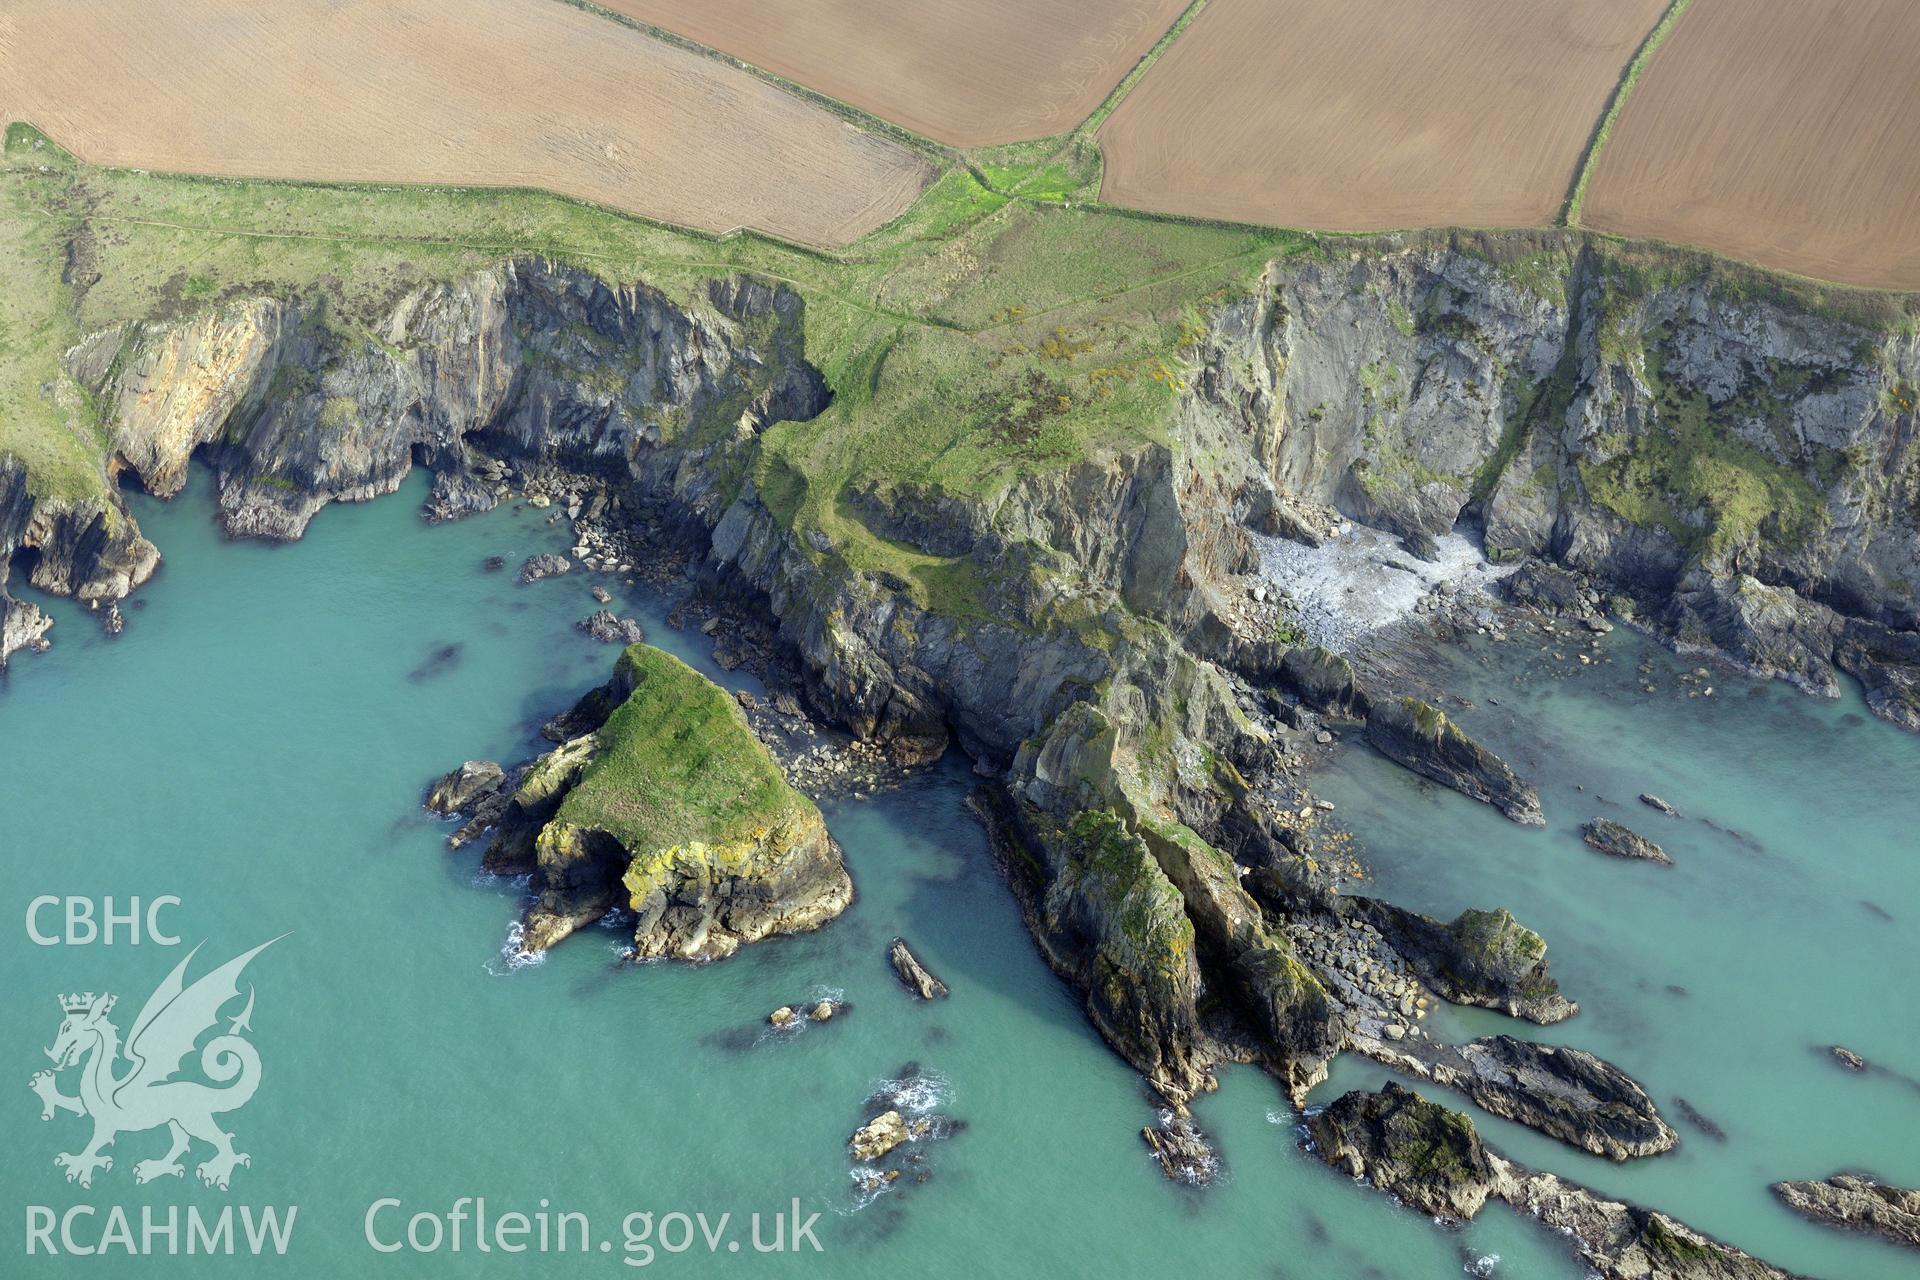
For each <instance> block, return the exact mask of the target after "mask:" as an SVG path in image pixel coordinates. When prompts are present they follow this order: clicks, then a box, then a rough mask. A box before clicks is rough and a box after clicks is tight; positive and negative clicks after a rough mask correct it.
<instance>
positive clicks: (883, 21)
mask: <svg viewBox="0 0 1920 1280" xmlns="http://www.w3.org/2000/svg"><path fill="white" fill-rule="evenodd" d="M597 3H599V4H600V5H601V6H602V7H604V8H607V9H611V10H614V11H615V12H617V13H623V14H626V15H628V16H629V17H633V18H637V19H639V20H640V21H642V22H649V23H652V24H653V25H654V26H657V27H662V28H664V29H666V30H668V31H672V32H674V33H676V34H678V35H683V36H686V37H687V38H689V39H691V40H696V41H698V42H700V43H701V44H705V45H710V46H712V47H713V48H715V49H720V50H722V51H724V52H726V53H730V54H732V55H733V56H734V57H736V58H739V59H741V60H743V61H746V62H751V63H753V64H754V65H755V66H757V67H764V68H765V69H766V70H768V71H771V72H774V73H775V74H776V75H780V76H784V77H785V78H787V79H789V80H792V81H794V82H795V83H798V84H803V85H806V86H807V87H808V88H810V89H814V90H817V91H819V92H820V93H824V94H827V95H829V96H831V97H835V98H838V99H840V100H841V101H842V102H850V103H852V104H853V105H854V106H856V107H859V108H861V109H862V110H864V111H870V112H872V113H873V114H874V115H876V116H879V117H881V118H882V119H884V120H891V121H893V122H894V123H895V124H900V125H905V126H906V127H907V128H909V129H912V130H914V131H915V132H916V133H921V134H924V135H926V136H927V137H929V138H934V139H937V140H939V141H941V142H944V143H947V144H948V145H950V146H956V147H983V146H990V145H993V144H996V143H1002V142H1018V141H1022V140H1024V139H1028V138H1044V137H1048V136H1051V135H1053V134H1056V133H1065V132H1067V131H1068V130H1070V129H1072V128H1073V127H1074V126H1075V125H1077V124H1079V123H1080V122H1081V121H1082V120H1084V119H1086V118H1087V117H1088V116H1089V115H1091V114H1092V113H1093V109H1094V108H1095V107H1097V106H1099V105H1100V102H1101V99H1103V98H1105V97H1106V95H1107V93H1108V92H1109V91H1110V90H1112V88H1113V87H1114V86H1115V85H1116V84H1118V83H1120V80H1121V78H1122V77H1124V76H1125V75H1126V74H1127V72H1128V71H1129V70H1130V69H1131V68H1132V67H1133V64H1134V63H1135V62H1138V61H1139V60H1140V56H1141V55H1142V54H1144V53H1146V51H1147V50H1148V49H1150V48H1152V47H1153V43H1154V41H1156V40H1158V39H1159V38H1160V37H1161V35H1163V34H1164V33H1165V32H1166V30H1167V28H1169V27H1171V26H1172V25H1173V22H1174V19H1176V18H1178V17H1179V16H1180V14H1181V13H1182V11H1184V10H1185V9H1186V7H1187V2H1186V0H778V3H773V4H768V3H765V2H764V0H597Z"/></svg>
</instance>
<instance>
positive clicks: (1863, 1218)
mask: <svg viewBox="0 0 1920 1280" xmlns="http://www.w3.org/2000/svg"><path fill="white" fill-rule="evenodd" d="M1773 1194H1774V1195H1776V1196H1778V1197H1779V1199H1780V1203H1781V1204H1784V1205H1786V1206H1787V1208H1789V1209H1791V1210H1793V1211H1794V1212H1795V1213H1797V1214H1799V1215H1800V1216H1801V1217H1803V1218H1811V1219H1812V1220H1813V1221H1815V1222H1824V1223H1826V1224H1827V1225H1828V1226H1832V1227H1847V1228H1851V1229H1853V1230H1857V1231H1871V1232H1874V1233H1876V1234H1878V1235H1882V1236H1885V1237H1886V1238H1887V1239H1889V1240H1891V1241H1893V1242H1894V1243H1895V1244H1903V1245H1906V1246H1907V1247H1908V1248H1909V1249H1920V1191H1908V1190H1905V1189H1903V1188H1900V1187H1889V1186H1887V1185H1885V1184H1884V1183H1879V1182H1874V1181H1872V1180H1871V1179H1868V1178H1862V1177H1859V1176H1858V1175H1856V1174H1850V1173H1836V1174H1835V1175H1833V1177H1831V1178H1828V1179H1827V1180H1826V1181H1824V1182H1776V1183H1774V1184H1773Z"/></svg>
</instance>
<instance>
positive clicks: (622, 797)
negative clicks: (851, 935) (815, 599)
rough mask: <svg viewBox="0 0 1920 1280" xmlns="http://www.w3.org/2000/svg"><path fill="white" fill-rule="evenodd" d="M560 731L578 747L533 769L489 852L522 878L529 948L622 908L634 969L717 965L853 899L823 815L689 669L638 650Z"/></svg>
mask: <svg viewBox="0 0 1920 1280" xmlns="http://www.w3.org/2000/svg"><path fill="white" fill-rule="evenodd" d="M562 719H563V722H564V723H566V725H567V728H568V729H569V730H570V731H572V732H573V734H574V736H572V737H570V738H568V739H567V741H565V742H563V743H562V744H561V745H560V746H559V747H557V748H555V749H554V750H553V751H551V752H549V753H547V754H546V755H545V756H542V757H541V758H540V759H539V760H537V761H535V762H534V763H533V765H532V766H531V767H530V768H529V769H528V771H527V772H526V774H525V776H524V777H523V778H522V779H521V782H520V785H519V788H518V789H517V790H516V791H515V793H514V796H513V800H512V804H511V810H512V812H511V814H510V816H509V817H508V819H507V821H506V822H504V823H503V824H502V828H501V834H500V836H499V838H498V839H497V840H496V841H495V845H494V847H493V849H491V850H489V852H488V862H489V865H491V866H496V867H498V866H502V865H503V864H504V865H521V866H525V865H529V863H530V865H531V867H532V870H533V876H534V888H535V890H536V891H537V892H538V894H539V897H538V900H537V901H536V902H535V903H534V904H533V906H532V907H531V908H529V910H528V913H527V928H526V945H527V946H528V947H529V948H531V949H536V950H538V949H544V948H546V947H550V946H552V945H553V944H554V943H556V942H558V941H560V940H561V939H563V938H565V937H566V936H567V935H569V934H571V933H572V932H573V931H574V930H575V929H578V928H580V927H581V926H582V925H585V924H590V923H592V922H593V921H594V920H596V919H598V918H599V917H601V916H603V915H605V914H606V912H607V910H608V909H609V908H611V907H614V906H627V907H630V908H631V909H632V910H633V911H634V912H636V913H637V915H638V920H637V922H636V924H635V928H634V953H635V954H636V955H637V956H639V957H642V958H658V957H671V958H674V959H679V960H718V959H721V958H723V957H726V956H729V955H732V954H733V953H734V952H735V951H736V950H738V949H739V947H740V945H741V944H742V943H747V942H758V941H759V940H760V939H762V938H766V937H770V936H772V935H774V934H781V933H799V932H804V931H805V930H808V929H814V928H818V927H819V926H820V925H822V924H825V923H826V922H827V921H829V920H831V919H833V918H834V917H835V916H837V915H839V914H840V913H841V912H842V911H844V910H845V909H846V907H847V904H848V903H850V902H851V901H853V881H852V880H851V879H849V878H848V876H847V869H846V866H845V865H844V864H843V863H842V862H841V859H840V846H839V845H838V844H836V843H835V842H834V840H833V837H831V836H830V835H828V834H827V828H826V823H825V822H823V821H822V820H821V817H820V810H819V809H817V808H816V807H815V806H814V804H813V802H812V801H811V800H809V799H807V798H806V797H805V796H803V795H801V794H800V793H799V792H798V791H795V790H794V789H793V788H792V787H790V786H788V785H787V781H786V778H785V777H784V776H783V775H782V774H781V772H780V766H779V765H778V764H776V763H775V762H774V759H773V757H772V755H770V754H769V753H768V751H767V749H766V747H765V746H763V745H762V744H761V742H760V740H759V739H758V738H756V737H754V735H753V730H752V729H750V728H749V727H748V726H747V720H746V717H745V715H743V714H742V713H741V710H740V708H739V706H738V705H737V704H736V703H735V702H734V701H733V699H732V698H730V697H728V696H727V693H726V691H725V690H723V689H721V688H720V687H719V686H717V685H715V684H714V683H713V682H712V681H710V680H708V679H707V678H706V677H704V676H702V675H701V674H700V673H699V672H697V671H695V670H693V669H692V668H691V667H689V666H687V664H686V663H684V662H682V661H680V660H679V659H678V658H675V657H673V656H672V655H671V654H667V653H662V652H661V651H660V650H658V649H654V648H651V647H649V646H647V645H643V644H639V645H634V646H633V647H632V648H630V649H628V650H627V651H626V652H625V653H623V654H622V655H621V657H620V661H619V664H618V665H617V666H616V668H615V670H614V677H613V679H612V680H611V681H610V682H608V683H607V684H605V685H603V686H601V687H600V688H598V689H596V690H594V691H593V692H592V693H590V694H588V695H587V696H586V697H585V698H583V699H582V700H581V702H580V704H579V705H578V706H576V707H575V708H574V710H573V711H572V712H570V713H568V715H567V716H566V717H563V718H562Z"/></svg>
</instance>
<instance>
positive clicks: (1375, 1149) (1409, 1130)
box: [1307, 1084, 1791, 1280]
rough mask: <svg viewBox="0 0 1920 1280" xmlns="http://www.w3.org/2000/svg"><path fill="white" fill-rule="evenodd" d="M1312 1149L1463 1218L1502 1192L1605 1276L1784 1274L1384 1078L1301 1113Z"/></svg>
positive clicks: (1392, 1190) (1684, 1278)
mask: <svg viewBox="0 0 1920 1280" xmlns="http://www.w3.org/2000/svg"><path fill="white" fill-rule="evenodd" d="M1307 1132H1308V1134H1309V1136H1310V1138H1311V1143H1312V1148H1313V1150H1314V1151H1315V1153H1316V1154H1318V1155H1319V1156H1320V1158H1321V1159H1322V1160H1324V1161H1326V1162H1327V1163H1328V1164H1330V1165H1332V1166H1333V1167H1334V1168H1336V1169H1339V1170H1341V1171H1342V1172H1344V1173H1346V1174H1347V1175H1349V1176H1350V1177H1354V1178H1364V1179H1366V1180H1367V1181H1369V1182H1371V1183H1372V1184H1373V1185H1374V1186H1375V1187H1378V1188H1379V1189H1380V1190H1381V1191H1384V1192H1386V1193H1387V1194H1389V1195H1392V1196H1394V1197H1395V1198H1397V1199H1399V1200H1400V1201H1402V1202H1403V1203H1405V1204H1406V1205H1408V1206H1409V1207H1410V1208H1413V1209H1415V1210H1417V1211H1419V1212H1421V1213H1424V1214H1428V1215H1431V1216H1434V1217H1442V1218H1452V1219H1456V1220H1468V1219H1471V1218H1473V1217H1474V1216H1475V1215H1477V1214H1478V1213H1479V1212H1480V1210H1481V1209H1482V1208H1483V1207H1485V1205H1486V1202H1487V1201H1488V1200H1501V1201H1505V1202H1506V1203H1507V1204H1510V1205H1512V1206H1513V1207H1514V1208H1515V1209H1518V1210H1520V1211H1521V1212H1522V1213H1524V1214H1527V1215H1529V1216H1531V1217H1533V1218H1535V1219H1536V1220H1538V1221H1539V1222H1540V1223H1541V1224H1542V1225H1543V1226H1545V1227H1547V1228H1549V1229H1551V1230H1554V1231H1557V1232H1560V1233H1562V1234H1563V1235H1565V1236H1567V1237H1568V1238H1570V1239H1571V1240H1572V1241H1573V1243H1574V1245H1575V1246H1576V1247H1577V1248H1578V1249H1579V1251H1580V1254H1581V1256H1582V1257H1583V1258H1585V1259H1586V1261H1587V1263H1588V1265H1590V1266H1591V1267H1592V1268H1593V1269H1594V1271H1595V1272H1596V1273H1598V1274H1599V1275H1600V1276H1601V1277H1603V1278H1604V1280H1791V1278H1790V1277H1789V1274H1788V1273H1787V1272H1784V1271H1781V1270H1779V1269H1778V1268H1776V1267H1773V1266H1770V1265H1768V1264H1767V1263H1765V1262H1762V1261H1760V1260H1759V1259H1758V1258H1755V1257H1753V1256H1751V1255H1750V1254H1746V1253H1743V1252H1741V1251H1740V1250H1738V1249H1736V1248H1734V1247H1733V1246H1731V1245H1725V1244H1721V1243H1720V1242H1719V1241H1717V1240H1714V1239H1711V1238H1710V1237H1708V1236H1704V1235H1702V1234H1700V1233H1699V1232H1697V1231H1694V1230H1693V1229H1692V1228H1690V1227H1688V1226H1686V1225H1685V1224H1683V1223H1680V1222H1678V1221H1676V1220H1674V1219H1672V1218H1669V1217H1667V1216H1666V1215H1665V1214H1662V1213H1657V1212H1654V1211H1653V1210H1649V1209H1642V1208H1639V1207H1637V1206H1634V1205H1627V1204H1621V1203H1619V1202H1618V1201H1613V1200H1608V1199H1605V1198H1604V1197H1602V1196H1600V1195H1597V1194H1596V1193H1594V1192H1592V1191H1589V1190H1588V1189H1586V1188H1585V1187H1582V1186H1579V1185H1578V1184H1576V1183H1572V1182H1569V1181H1567V1180H1566V1179H1564V1178H1560V1177H1557V1176H1556V1175H1554V1174H1550V1173H1534V1172H1531V1171H1529V1170H1527V1169H1524V1168H1522V1167H1521V1166H1519V1165H1516V1164H1513V1163H1511V1162H1509V1161H1507V1160H1505V1159H1503V1158H1502V1157H1500V1156H1499V1155H1497V1154H1495V1153H1494V1152H1492V1151H1491V1150H1489V1149H1488V1148H1487V1146H1486V1144H1485V1143H1484V1142H1482V1141H1481V1139H1480V1135H1479V1134H1478V1132H1477V1131H1476V1130H1475V1129H1474V1125H1473V1121H1472V1120H1471V1119H1469V1118H1468V1117H1466V1116H1464V1115H1461V1114H1460V1113H1459V1112H1456V1111H1449V1110H1448V1109H1447V1108H1445V1107H1442V1106H1439V1105H1437V1104H1436V1103H1432V1102H1429V1101H1427V1100H1426V1099H1424V1098H1422V1097H1420V1096H1419V1095H1418V1094H1416V1093H1414V1092H1413V1091H1412V1090H1410V1089H1407V1088H1404V1087H1402V1086H1400V1085H1397V1084H1388V1085H1387V1086H1386V1087H1385V1088H1384V1089H1382V1090H1380V1091H1379V1092H1377V1093H1372V1092H1364V1091H1355V1092H1352V1093H1347V1094H1343V1095H1342V1096H1341V1097H1339V1098H1338V1099H1336V1100H1335V1101H1334V1102H1333V1103H1332V1104H1330V1105H1329V1106H1327V1107H1326V1108H1325V1109H1324V1110H1321V1111H1319V1112H1317V1113H1315V1114H1314V1115H1312V1116H1310V1117H1309V1118H1308V1120H1307Z"/></svg>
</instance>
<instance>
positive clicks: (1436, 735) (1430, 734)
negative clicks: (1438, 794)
mask: <svg viewBox="0 0 1920 1280" xmlns="http://www.w3.org/2000/svg"><path fill="white" fill-rule="evenodd" d="M1367 741H1368V742H1370V743H1372V744H1373V746H1374V748H1375V749H1376V750H1378V751H1379V752H1380V754H1382V755H1384V756H1386V757H1387V758H1388V759H1389V760H1393V761H1395V762H1396V763H1398V764H1402V765H1405V766H1406V767H1407V768H1409V769H1411V770H1413V771H1414V772H1415V773H1418V774H1420V775H1422V776H1423V777H1428V778H1432V779H1433V780H1434V781H1435V782H1438V783H1441V784H1442V785H1444V786H1449V787H1452V788H1453V789H1454V790H1455V791H1458V792H1460V793H1461V794H1462V795H1466V796H1471V797H1472V798H1473V799H1475V800H1479V801H1483V802H1484V803H1486V804H1490V805H1492V806H1493V807H1494V808H1496V809H1498V810H1499V811H1500V812H1501V813H1504V814H1506V815H1507V817H1509V818H1511V819H1513V820H1514V821H1515V822H1518V823H1521V824H1523V825H1525V826H1543V825H1545V823H1546V819H1545V818H1544V817H1543V816H1542V815H1541V813H1540V796H1539V794H1538V793H1537V792H1536V791H1534V789H1533V787H1532V786H1530V785H1529V784H1528V783H1526V782H1523V781H1521V779H1520V778H1519V776H1518V775H1516V774H1515V773H1514V771H1513V770H1512V769H1510V768H1508V767H1507V764H1506V762H1505V761H1503V760H1502V759H1500V757H1499V756H1496V755H1494V754H1493V752H1491V751H1488V750H1487V749H1486V748H1485V747H1483V746H1481V745H1480V744H1479V743H1477V742H1475V741H1474V740H1473V739H1472V738H1469V737H1468V736H1467V735H1466V734H1464V733H1462V732H1461V731H1460V729H1459V727H1458V726H1456V725H1455V724H1454V723H1453V721H1452V720H1450V719H1448V718H1447V715H1446V713H1445V712H1444V711H1441V710H1440V709H1439V708H1438V707H1435V706H1433V705H1431V704H1429V703H1425V702H1422V701H1420V699H1418V698H1390V699H1387V700H1386V701H1383V702H1377V703H1375V704H1374V706H1373V709H1372V710H1371V711H1370V712H1368V714H1367Z"/></svg>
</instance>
